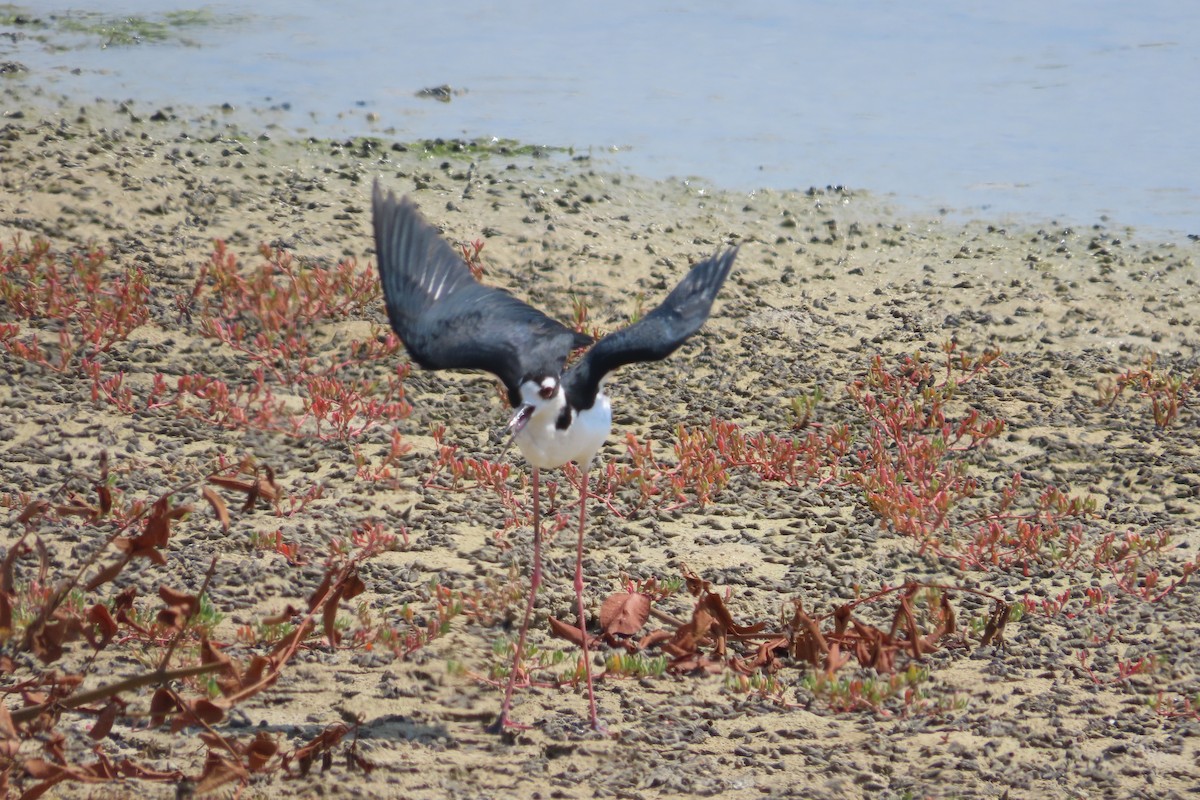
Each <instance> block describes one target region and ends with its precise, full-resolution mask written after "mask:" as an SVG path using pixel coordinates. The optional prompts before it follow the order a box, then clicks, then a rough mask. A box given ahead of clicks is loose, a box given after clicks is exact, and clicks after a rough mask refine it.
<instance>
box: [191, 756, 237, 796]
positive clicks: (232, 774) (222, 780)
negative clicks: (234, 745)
mask: <svg viewBox="0 0 1200 800" xmlns="http://www.w3.org/2000/svg"><path fill="white" fill-rule="evenodd" d="M249 779H250V773H249V772H247V771H246V770H245V768H244V767H242V766H241V765H240V764H235V763H233V762H232V761H230V760H229V759H227V758H225V757H224V756H222V755H220V754H218V753H214V752H212V751H209V754H208V759H207V760H206V761H205V763H204V772H203V773H202V774H201V776H200V780H199V781H197V783H196V786H195V793H196V795H197V796H199V797H203V796H204V795H207V794H210V793H212V792H213V791H215V790H217V789H219V788H221V787H222V786H224V785H225V784H227V783H232V782H233V781H247V780H249Z"/></svg>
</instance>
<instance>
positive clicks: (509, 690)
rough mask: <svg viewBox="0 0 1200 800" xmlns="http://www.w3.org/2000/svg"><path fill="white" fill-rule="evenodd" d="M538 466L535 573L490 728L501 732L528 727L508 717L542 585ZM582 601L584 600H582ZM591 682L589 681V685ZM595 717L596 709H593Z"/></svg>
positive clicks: (534, 545)
mask: <svg viewBox="0 0 1200 800" xmlns="http://www.w3.org/2000/svg"><path fill="white" fill-rule="evenodd" d="M538 483H539V481H538V468H537V467H534V468H533V575H532V576H531V577H530V578H529V603H528V604H526V606H525V619H524V620H522V622H521V632H520V633H519V634H518V635H517V652H516V653H515V654H514V655H513V663H512V669H511V670H510V671H509V673H508V685H507V686H505V687H504V703H503V704H502V705H501V706H500V716H499V717H497V718H496V721H495V722H494V723H493V724H492V726H491V727H490V728H489V730H491V731H492V732H494V733H500V732H501V731H503V730H504V729H505V728H527V727H529V726H527V725H519V724H517V723H515V722H513V721H511V720H510V719H509V718H508V712H509V709H510V708H511V707H512V697H513V688H514V686H515V685H516V682H517V673H518V671H519V670H520V669H521V655H522V654H523V653H524V652H525V637H526V635H527V634H528V633H529V621H530V620H531V619H532V618H533V604H534V602H535V601H536V600H537V592H538V587H539V586H541V585H542V513H541V507H540V505H539V504H538V495H539V494H541V490H540V488H539V486H538ZM581 602H582V601H581ZM590 685H591V684H590V683H589V686H590ZM592 713H593V718H594V717H595V709H594V708H593V710H592Z"/></svg>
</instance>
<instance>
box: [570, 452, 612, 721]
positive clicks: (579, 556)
mask: <svg viewBox="0 0 1200 800" xmlns="http://www.w3.org/2000/svg"><path fill="white" fill-rule="evenodd" d="M590 467H591V464H590V463H588V464H584V465H582V469H581V470H580V474H579V541H578V543H577V544H576V546H575V607H576V609H578V611H579V640H580V642H581V643H582V645H583V673H584V675H586V676H587V691H588V711H589V712H590V715H591V721H592V729H593V730H597V731H604V730H605V727H604V724H603V723H601V722H600V718H599V717H598V716H597V714H596V689H595V687H594V686H593V685H592V656H591V653H589V652H588V634H587V624H586V620H587V618H586V617H585V616H584V613H583V531H584V526H585V524H586V521H587V496H588V475H589V473H590V471H591V470H590Z"/></svg>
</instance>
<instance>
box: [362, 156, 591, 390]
mask: <svg viewBox="0 0 1200 800" xmlns="http://www.w3.org/2000/svg"><path fill="white" fill-rule="evenodd" d="M371 210H372V221H373V224H374V227H375V258H376V260H377V262H378V266H379V280H380V283H382V285H383V296H384V302H385V304H386V306H387V313H388V320H389V321H390V322H391V323H392V330H394V331H395V332H396V335H397V336H399V337H400V341H402V342H404V346H405V348H407V349H408V353H409V355H410V356H411V357H412V360H413V361H415V362H417V363H418V364H420V365H421V366H422V367H424V368H425V369H482V370H486V371H488V372H490V373H492V374H493V375H496V376H498V377H499V378H500V380H502V381H503V382H504V386H505V388H506V389H507V390H508V398H509V402H510V403H511V404H512V405H513V406H516V405H517V404H518V403H520V390H519V387H520V385H521V382H522V381H524V380H527V379H533V380H540V379H541V378H543V377H547V376H552V377H558V376H559V374H560V373H561V372H562V367H563V364H564V362H566V360H567V356H568V355H570V353H571V351H572V350H573V349H574V348H576V347H583V346H585V345H587V344H590V343H591V341H592V339H591V337H590V336H586V335H584V334H581V333H576V332H575V331H573V330H571V329H570V328H568V327H566V326H565V325H563V324H561V323H559V322H557V321H555V320H553V319H551V318H550V317H548V316H546V315H545V314H543V313H542V312H540V311H538V310H537V309H536V308H533V307H532V306H529V305H527V304H525V303H523V302H521V301H520V300H518V299H517V298H515V297H513V296H512V295H510V294H509V293H508V292H505V291H502V290H500V289H496V288H493V287H490V286H484V285H482V284H480V283H479V282H478V281H476V280H475V277H474V276H473V275H471V271H470V270H469V269H468V268H467V265H466V264H465V263H464V262H463V260H462V258H461V257H460V256H459V255H458V253H456V252H454V250H453V249H452V248H451V247H450V245H449V244H447V242H446V241H445V240H444V239H443V238H442V237H441V236H440V235H439V233H438V231H437V230H436V229H435V228H434V227H433V226H431V225H430V224H429V223H427V222H426V221H425V220H424V219H422V218H421V215H420V214H419V213H418V212H417V208H416V206H415V205H414V204H413V203H412V201H410V200H409V199H408V198H407V197H406V198H404V199H402V200H397V199H396V195H395V193H393V192H391V191H389V192H387V193H386V194H385V193H384V190H383V187H382V186H381V185H380V183H379V181H378V179H377V180H376V181H375V188H374V192H373V197H372V203H371Z"/></svg>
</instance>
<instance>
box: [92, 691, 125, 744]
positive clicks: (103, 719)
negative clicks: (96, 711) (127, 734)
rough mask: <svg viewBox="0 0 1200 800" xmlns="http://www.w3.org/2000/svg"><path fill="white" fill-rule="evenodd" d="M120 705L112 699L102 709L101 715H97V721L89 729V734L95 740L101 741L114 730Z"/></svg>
mask: <svg viewBox="0 0 1200 800" xmlns="http://www.w3.org/2000/svg"><path fill="white" fill-rule="evenodd" d="M118 711H120V707H119V706H118V705H117V704H116V703H115V702H114V701H112V700H110V701H109V702H108V704H107V705H105V706H104V708H103V709H101V710H100V716H98V717H96V723H95V724H94V725H92V727H91V729H90V730H88V736H90V737H92V739H94V740H95V741H97V742H98V741H100V740H101V739H103V738H104V737H106V736H108V734H109V732H110V731H111V730H112V726H113V723H114V722H116V721H117V712H118Z"/></svg>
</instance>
